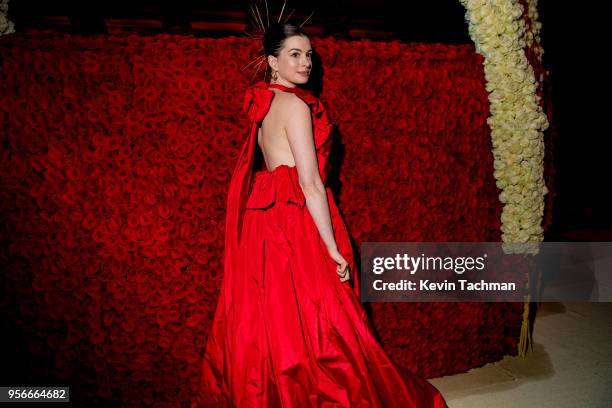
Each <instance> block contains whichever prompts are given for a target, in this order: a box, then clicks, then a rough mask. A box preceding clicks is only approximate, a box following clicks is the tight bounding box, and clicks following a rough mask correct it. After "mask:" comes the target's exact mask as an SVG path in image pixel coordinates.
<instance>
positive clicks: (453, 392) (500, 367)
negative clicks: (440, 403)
mask: <svg viewBox="0 0 612 408" xmlns="http://www.w3.org/2000/svg"><path fill="white" fill-rule="evenodd" d="M533 340H534V347H533V351H531V352H530V353H529V354H528V355H527V357H525V358H520V357H508V356H506V357H505V358H504V359H503V360H502V361H499V362H496V363H491V364H487V365H485V366H484V367H480V368H475V369H472V370H470V371H468V372H467V373H463V374H457V375H452V376H447V377H441V378H436V379H432V380H430V382H431V383H432V384H434V385H435V386H436V387H437V388H438V389H439V390H440V391H441V392H442V394H443V395H444V397H445V398H446V400H447V403H448V405H449V407H450V408H468V407H469V408H480V407H487V408H492V407H504V408H505V407H509V408H510V407H538V408H548V407H550V408H553V407H554V408H565V407H572V408H574V407H580V408H582V407H589V408H594V407H598V408H599V407H602V408H604V407H605V408H610V407H612V303H543V304H542V308H541V310H540V311H539V312H538V314H537V316H536V322H535V328H534V332H533Z"/></svg>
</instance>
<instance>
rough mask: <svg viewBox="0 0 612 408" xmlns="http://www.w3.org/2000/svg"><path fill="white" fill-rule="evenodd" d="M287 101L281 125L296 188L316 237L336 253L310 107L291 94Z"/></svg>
mask: <svg viewBox="0 0 612 408" xmlns="http://www.w3.org/2000/svg"><path fill="white" fill-rule="evenodd" d="M287 99H288V100H287V104H286V109H284V113H285V114H286V117H284V118H283V119H284V120H283V122H284V123H285V131H286V132H287V138H288V140H289V147H290V148H291V152H292V153H293V158H294V160H295V165H296V167H297V172H298V177H299V182H300V186H301V187H302V191H303V192H304V197H305V198H306V206H307V207H308V211H310V215H311V216H312V219H313V220H314V222H315V224H316V226H317V229H318V230H319V234H320V235H321V238H322V239H323V242H324V243H325V245H326V246H327V249H328V251H330V252H332V251H334V250H337V246H336V239H335V238H334V232H333V227H332V223H331V218H330V215H329V204H328V202H327V193H326V191H325V186H324V185H323V181H322V180H321V175H320V174H319V166H318V163H317V153H316V148H315V144H314V137H313V133H312V119H311V117H310V107H309V106H308V105H306V104H305V103H304V102H303V101H302V100H301V99H300V98H299V97H297V96H295V95H291V97H290V98H287Z"/></svg>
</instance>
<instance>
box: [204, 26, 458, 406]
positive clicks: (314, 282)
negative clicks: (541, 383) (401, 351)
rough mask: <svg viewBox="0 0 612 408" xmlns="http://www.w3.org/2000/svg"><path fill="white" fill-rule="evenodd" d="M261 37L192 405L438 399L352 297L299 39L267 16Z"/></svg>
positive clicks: (319, 112)
mask: <svg viewBox="0 0 612 408" xmlns="http://www.w3.org/2000/svg"><path fill="white" fill-rule="evenodd" d="M263 43H264V51H265V56H266V57H267V63H268V64H269V67H270V69H271V71H272V81H271V83H270V84H267V83H266V82H264V81H260V82H259V83H258V84H256V85H255V86H252V87H250V88H249V89H248V90H247V93H246V96H245V106H244V108H245V111H246V113H247V117H248V119H249V121H250V122H251V128H250V134H249V136H248V138H247V140H246V142H245V144H244V147H243V149H242V152H241V155H240V157H239V159H238V163H237V165H236V169H235V171H234V174H233V176H232V180H231V183H230V189H229V196H228V205H227V220H226V242H225V245H226V246H225V275H224V278H223V283H222V288H221V293H220V295H219V303H218V305H217V310H216V313H215V317H214V321H213V325H212V328H211V332H210V334H209V337H208V344H207V347H206V353H205V358H204V365H203V383H202V396H203V398H204V401H203V405H204V406H239V407H332V406H333V407H403V408H405V407H445V406H446V404H445V402H444V399H443V398H442V396H441V395H440V393H439V392H438V391H437V390H436V389H435V388H434V387H433V386H432V385H430V384H429V383H428V382H427V381H425V380H424V379H422V378H419V377H417V376H415V375H414V374H411V373H404V374H402V373H400V371H398V369H397V368H396V367H395V366H394V365H393V363H392V362H391V360H390V359H389V357H388V356H387V355H386V353H385V352H384V351H383V349H382V347H381V346H380V345H379V344H378V342H377V341H376V339H375V338H374V336H373V334H372V328H371V326H370V325H369V322H368V319H367V316H366V314H365V311H364V309H363V307H362V305H361V303H360V300H359V297H360V294H359V282H358V281H357V279H358V276H357V272H356V271H355V261H354V255H353V252H352V248H351V244H350V241H349V235H348V232H347V230H346V227H345V225H344V221H343V220H342V217H341V215H340V212H339V211H338V208H337V207H336V204H335V201H334V198H333V196H332V194H331V191H330V189H329V187H327V175H328V172H329V164H330V163H329V161H328V157H329V152H330V148H331V124H330V123H329V121H328V117H327V114H326V111H325V108H324V106H323V105H322V104H321V102H320V101H319V100H318V99H317V98H316V97H315V96H313V95H312V94H311V93H310V92H308V91H306V90H304V89H302V88H300V87H299V85H303V84H306V83H307V82H308V79H309V74H310V70H311V68H312V63H311V54H312V48H311V45H310V41H309V39H308V37H307V36H306V35H305V34H304V33H303V32H302V31H301V30H300V29H299V28H297V27H296V26H293V25H291V24H276V25H272V26H270V27H269V28H268V30H267V31H266V33H265V35H264V38H263ZM256 145H257V146H258V148H259V149H260V151H261V154H262V158H263V163H262V168H261V169H257V168H255V165H254V163H255V154H256ZM349 278H352V279H351V280H352V281H353V286H352V287H351V286H350V284H349V282H350V281H349Z"/></svg>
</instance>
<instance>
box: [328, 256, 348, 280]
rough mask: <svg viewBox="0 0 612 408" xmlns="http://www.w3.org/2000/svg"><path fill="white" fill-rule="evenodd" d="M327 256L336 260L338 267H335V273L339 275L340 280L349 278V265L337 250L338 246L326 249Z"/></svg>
mask: <svg viewBox="0 0 612 408" xmlns="http://www.w3.org/2000/svg"><path fill="white" fill-rule="evenodd" d="M328 252H329V256H330V257H331V258H332V259H333V260H334V261H336V263H337V264H338V267H337V268H336V273H337V274H338V276H339V277H340V282H346V281H347V280H349V278H350V274H349V266H348V262H346V259H344V257H343V256H342V254H340V252H338V248H333V249H328Z"/></svg>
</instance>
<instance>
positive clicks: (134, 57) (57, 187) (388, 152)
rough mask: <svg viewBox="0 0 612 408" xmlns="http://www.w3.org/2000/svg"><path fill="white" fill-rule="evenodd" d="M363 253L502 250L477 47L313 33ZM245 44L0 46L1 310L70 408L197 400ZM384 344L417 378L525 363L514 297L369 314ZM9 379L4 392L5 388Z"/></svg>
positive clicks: (32, 365)
mask: <svg viewBox="0 0 612 408" xmlns="http://www.w3.org/2000/svg"><path fill="white" fill-rule="evenodd" d="M312 44H313V47H314V48H315V50H316V51H317V52H318V54H319V55H320V57H321V60H322V61H323V68H324V75H323V80H324V82H323V85H324V87H323V92H322V93H321V99H322V100H323V102H324V103H325V104H326V106H327V107H328V111H329V114H330V117H331V119H332V121H334V123H335V124H336V125H337V130H338V132H337V134H336V136H337V140H336V146H335V150H334V152H335V153H334V154H335V159H334V160H335V162H336V163H337V168H336V169H335V170H334V171H335V173H332V174H335V175H336V182H335V183H334V189H335V193H336V194H337V197H338V199H339V205H340V208H341V211H342V212H343V214H344V216H345V218H346V221H347V224H348V226H349V229H350V231H351V233H352V236H353V238H354V241H355V245H356V246H357V248H358V245H359V244H360V243H361V242H365V241H402V240H405V241H499V240H500V214H501V209H502V206H501V203H500V201H499V199H498V196H499V194H500V190H499V189H498V188H497V187H496V185H495V180H494V178H493V156H492V153H491V151H492V148H491V137H490V129H489V127H488V125H487V117H488V116H489V107H488V106H489V105H488V100H487V95H488V94H487V91H486V89H485V80H484V73H483V59H482V57H481V56H480V55H478V54H476V53H475V50H474V47H473V46H471V45H465V46H450V45H442V44H427V45H426V44H404V43H400V42H374V41H368V40H361V41H353V42H347V41H341V40H336V39H333V38H323V39H320V38H313V39H312ZM257 48H258V46H257V44H255V43H254V42H253V41H251V40H249V39H248V38H237V37H229V38H223V39H209V38H194V37H183V36H172V35H156V36H152V37H143V36H135V35H128V34H122V33H115V34H113V35H105V36H93V37H83V36H78V35H65V34H60V33H57V32H47V31H30V32H26V33H20V34H19V35H12V36H3V37H1V38H0V64H1V66H0V126H2V132H1V134H2V144H1V147H0V183H1V184H0V187H1V188H0V194H1V196H0V208H1V215H0V232H1V234H0V237H1V238H0V240H1V245H0V260H1V263H2V274H1V275H0V285H1V288H2V297H1V298H0V313H1V314H2V317H1V318H2V320H3V322H4V323H3V327H2V329H3V334H4V339H3V341H4V342H5V343H6V344H5V345H4V346H3V350H4V351H3V353H5V354H6V353H7V350H9V351H10V356H7V358H8V357H10V358H12V359H13V360H12V361H14V362H19V364H16V365H15V367H17V369H19V367H21V371H20V372H19V371H18V372H12V373H11V375H12V377H11V378H13V379H18V380H20V381H19V382H20V383H22V384H31V383H33V381H35V380H41V379H44V380H47V381H46V383H47V384H48V383H51V382H52V383H56V384H67V385H70V387H71V394H72V395H71V398H72V399H73V400H74V401H78V400H87V401H101V402H106V403H109V402H112V401H122V402H123V404H125V405H131V404H134V405H136V404H138V403H139V402H144V403H145V404H146V405H154V404H155V405H159V406H162V405H165V404H174V405H176V404H178V403H179V402H181V401H182V402H188V401H191V400H192V399H193V397H194V395H195V393H196V390H197V386H198V383H199V379H200V372H199V369H200V363H201V357H202V354H203V348H204V345H205V341H206V336H207V332H208V326H209V323H210V321H211V319H212V315H213V312H214V307H215V305H216V299H217V292H218V288H219V284H220V281H221V278H222V270H223V268H222V254H223V234H224V219H225V199H226V193H227V187H228V183H229V178H230V175H231V171H232V169H233V165H234V162H235V159H236V157H237V155H238V153H239V151H238V149H239V148H240V146H241V145H242V142H243V138H244V137H245V136H246V132H247V128H246V126H247V123H246V121H245V120H244V117H243V113H242V112H241V107H242V100H243V92H244V89H245V88H246V87H247V86H248V84H249V82H250V79H251V72H249V71H248V70H246V71H242V70H241V68H242V67H244V66H245V65H246V64H247V63H248V62H249V61H251V60H252V59H253V58H254V57H255V56H256V50H257ZM369 307H371V313H372V317H373V320H374V324H375V327H376V329H377V331H378V334H379V336H380V339H381V341H382V342H383V344H384V346H385V349H386V350H387V351H388V352H389V353H390V355H391V356H392V358H393V359H394V360H395V361H396V362H397V363H398V364H401V365H403V366H404V367H407V368H409V369H411V370H414V371H416V372H418V373H420V374H422V375H424V376H427V377H436V376H441V375H447V374H453V373H458V372H463V371H466V370H467V369H469V368H472V367H476V366H480V365H483V364H485V363H487V362H490V361H495V360H498V359H500V358H501V357H502V356H503V355H504V354H516V346H517V339H518V334H519V332H520V327H521V319H522V308H523V305H522V304H520V303H512V304H505V303H497V304H476V303H465V304H460V303H373V304H371V305H369ZM11 382H14V381H11Z"/></svg>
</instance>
